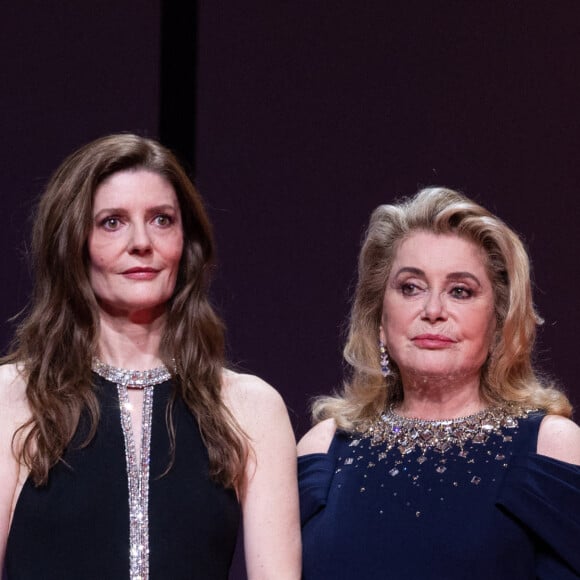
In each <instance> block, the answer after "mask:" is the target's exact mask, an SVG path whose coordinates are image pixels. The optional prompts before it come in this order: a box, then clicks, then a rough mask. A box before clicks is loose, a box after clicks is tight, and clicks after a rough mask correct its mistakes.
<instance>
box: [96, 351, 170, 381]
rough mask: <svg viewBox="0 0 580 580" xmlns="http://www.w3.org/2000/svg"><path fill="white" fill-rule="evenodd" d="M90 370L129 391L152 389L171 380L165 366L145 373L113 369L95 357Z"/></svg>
mask: <svg viewBox="0 0 580 580" xmlns="http://www.w3.org/2000/svg"><path fill="white" fill-rule="evenodd" d="M91 368H92V370H93V371H94V372H95V373H97V374H98V375H99V376H100V377H103V378H104V379H106V380H108V381H111V382H112V383H116V384H117V385H123V386H125V387H127V388H129V389H144V388H145V387H152V386H154V385H159V384H160V383H164V382H165V381H168V380H169V379H170V378H171V373H170V372H169V371H168V370H167V367H166V366H165V365H162V366H160V367H156V368H154V369H149V370H146V371H137V370H131V369H123V368H119V367H114V366H112V365H109V364H107V363H104V362H103V361H101V360H99V359H98V358H96V357H95V358H93V364H92V366H91Z"/></svg>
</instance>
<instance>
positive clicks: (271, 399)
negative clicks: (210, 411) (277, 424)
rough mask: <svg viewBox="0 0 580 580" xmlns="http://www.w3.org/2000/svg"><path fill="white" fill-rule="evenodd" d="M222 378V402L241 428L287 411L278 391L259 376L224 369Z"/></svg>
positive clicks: (269, 419) (269, 420) (268, 420)
mask: <svg viewBox="0 0 580 580" xmlns="http://www.w3.org/2000/svg"><path fill="white" fill-rule="evenodd" d="M222 380H223V391H222V394H223V398H224V402H225V404H226V406H227V407H228V409H229V410H230V412H231V413H232V414H233V415H234V417H235V418H236V420H237V421H239V422H240V423H241V425H242V427H243V428H247V427H248V426H249V425H251V424H252V423H255V422H256V421H260V422H262V421H264V420H265V421H266V422H267V423H270V422H271V420H272V419H274V418H275V417H276V416H278V415H279V414H280V413H283V414H286V413H287V411H286V405H285V404H284V401H283V399H282V397H281V395H280V393H278V391H277V390H276V389H274V387H272V386H271V385H269V384H268V383H267V382H265V381H263V380H262V379H260V378H259V377H256V376H254V375H247V374H242V373H236V372H234V371H231V370H224V371H223V375H222Z"/></svg>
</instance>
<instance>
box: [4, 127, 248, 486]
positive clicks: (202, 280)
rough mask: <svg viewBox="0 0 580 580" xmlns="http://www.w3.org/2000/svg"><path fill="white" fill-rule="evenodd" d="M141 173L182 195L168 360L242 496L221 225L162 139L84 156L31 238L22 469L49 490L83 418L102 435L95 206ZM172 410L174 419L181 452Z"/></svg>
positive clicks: (57, 187)
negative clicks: (218, 298) (224, 313)
mask: <svg viewBox="0 0 580 580" xmlns="http://www.w3.org/2000/svg"><path fill="white" fill-rule="evenodd" d="M137 169H145V170H147V171H151V172H154V173H157V174H159V175H160V176H162V177H163V178H165V179H166V180H167V181H168V182H169V183H170V184H171V185H172V186H173V188H174V190H175V193H176V195H177V198H178V200H179V206H180V210H181V216H182V224H183V235H184V247H183V254H182V257H181V262H180V265H179V271H178V275H177V281H176V286H175V290H174V292H173V295H172V297H171V299H170V301H169V303H168V305H167V322H166V326H165V329H164V334H163V336H162V339H161V347H160V357H161V359H162V360H163V361H164V363H165V365H166V366H167V367H168V368H169V369H172V372H173V373H174V378H175V383H176V389H177V390H178V391H179V394H180V395H181V396H182V397H183V400H184V401H185V403H186V404H187V406H188V407H189V409H190V411H191V412H192V413H193V414H194V416H195V417H196V419H197V421H198V423H199V427H200V430H201V433H202V436H203V439H204V442H205V444H206V446H207V449H208V453H209V461H210V475H211V476H212V478H213V479H214V480H215V481H216V482H219V483H221V484H223V485H224V486H226V487H236V486H239V485H241V483H242V481H243V477H242V474H243V471H244V466H245V463H246V460H247V455H248V449H247V438H246V437H245V435H244V433H243V432H242V430H241V428H240V427H239V425H238V424H237V422H236V421H235V419H234V417H233V416H232V415H231V413H230V412H229V411H228V409H227V408H226V406H225V404H224V402H223V400H222V396H221V388H222V372H223V368H224V327H223V324H222V322H221V320H220V319H219V317H218V316H217V315H216V313H215V312H214V310H213V309H212V307H211V305H210V303H209V300H208V296H207V289H208V280H209V273H210V269H211V267H212V265H213V262H214V254H215V248H214V241H213V235H212V229H211V225H210V223H209V220H208V217H207V215H206V212H205V210H204V207H203V203H202V200H201V197H200V195H199V193H198V192H197V190H196V189H195V187H194V186H193V184H192V182H191V181H190V179H189V178H188V176H187V174H186V173H185V171H184V170H183V168H182V167H181V165H180V164H179V162H178V161H177V159H176V157H175V156H174V155H173V154H172V153H171V152H170V151H169V150H167V149H166V148H164V147H163V146H161V145H160V144H159V143H157V142H156V141H153V140H151V139H146V138H143V137H139V136H137V135H130V134H118V135H110V136H107V137H103V138H101V139H97V140H96V141H93V142H92V143H89V144H87V145H85V146H84V147H82V148H80V149H79V150H78V151H76V152H74V153H73V154H72V155H70V156H69V157H68V158H67V159H65V161H64V162H63V163H62V164H61V166H60V167H59V168H58V169H57V170H56V172H55V173H54V175H53V176H52V178H51V180H50V182H49V183H48V186H47V188H46V190H45V192H44V194H43V196H42V197H41V199H40V203H39V205H38V208H37V211H36V215H35V220H34V226H33V233H32V246H31V258H32V266H33V274H34V288H33V293H32V299H31V301H30V304H29V306H28V309H27V310H26V311H25V317H24V319H23V321H22V322H21V323H20V324H19V326H18V328H17V331H16V334H15V338H14V341H13V344H12V347H11V349H10V353H9V355H8V356H6V357H5V358H4V360H3V362H5V363H6V362H12V363H17V364H18V366H19V368H21V369H22V374H23V377H24V379H25V380H26V382H27V388H26V396H27V399H28V402H29V405H30V409H31V413H32V417H31V419H30V421H29V422H28V423H27V424H26V425H24V426H23V427H22V428H21V429H22V431H21V432H22V433H25V434H26V435H25V439H24V443H23V446H22V449H21V451H20V459H21V460H22V461H23V462H24V463H25V464H26V465H27V466H28V467H29V468H30V472H31V476H32V478H33V481H34V482H35V484H37V485H42V484H45V483H47V481H48V477H49V472H50V469H51V467H53V466H54V465H55V464H56V463H57V462H58V461H59V460H61V458H62V456H63V453H64V451H65V449H66V447H67V446H68V445H69V444H70V442H71V439H72V437H73V435H74V433H75V431H76V429H77V427H78V423H79V419H80V416H81V413H82V412H83V411H88V413H89V415H90V419H91V425H92V428H91V430H90V433H89V436H88V438H87V440H86V442H85V444H86V443H88V442H89V441H90V440H91V439H92V437H93V436H94V434H95V430H96V426H97V423H98V419H99V406H98V402H97V399H96V396H95V394H94V392H93V386H92V375H91V359H92V357H93V355H95V354H96V352H97V339H98V336H99V311H98V306H97V301H96V298H95V295H94V292H93V290H92V288H91V284H90V282H89V277H88V274H87V272H88V251H87V239H88V236H89V232H90V229H91V225H92V211H93V197H94V194H95V191H96V190H97V188H98V187H99V185H100V184H101V183H102V182H103V181H104V180H105V179H106V178H107V177H109V176H111V175H112V174H114V173H117V172H119V171H125V170H137ZM171 404H172V403H171ZM171 404H170V407H169V408H168V412H167V420H168V428H169V430H170V435H171V441H172V445H174V441H175V437H174V435H175V433H174V429H173V423H172V421H171V412H170V411H171Z"/></svg>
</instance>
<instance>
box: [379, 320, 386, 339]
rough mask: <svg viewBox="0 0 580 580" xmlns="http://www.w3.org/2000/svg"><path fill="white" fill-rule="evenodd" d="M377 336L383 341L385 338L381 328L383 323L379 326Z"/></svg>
mask: <svg viewBox="0 0 580 580" xmlns="http://www.w3.org/2000/svg"><path fill="white" fill-rule="evenodd" d="M379 338H380V339H381V340H382V341H383V343H384V342H385V341H386V339H385V331H384V330H383V325H382V324H381V325H380V326H379Z"/></svg>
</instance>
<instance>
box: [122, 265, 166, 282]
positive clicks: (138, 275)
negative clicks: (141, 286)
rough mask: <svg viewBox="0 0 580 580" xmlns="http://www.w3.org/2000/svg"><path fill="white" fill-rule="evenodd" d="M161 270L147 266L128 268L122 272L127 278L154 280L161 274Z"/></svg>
mask: <svg viewBox="0 0 580 580" xmlns="http://www.w3.org/2000/svg"><path fill="white" fill-rule="evenodd" d="M159 272H160V271H159V270H157V269H155V268H147V267H135V268H128V269H127V270H124V271H123V272H121V274H122V275H123V276H125V278H130V279H132V280H152V279H153V278H155V276H157V274H159Z"/></svg>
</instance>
